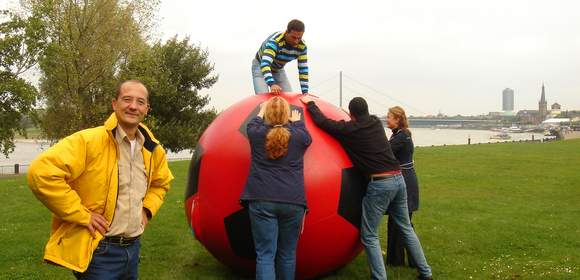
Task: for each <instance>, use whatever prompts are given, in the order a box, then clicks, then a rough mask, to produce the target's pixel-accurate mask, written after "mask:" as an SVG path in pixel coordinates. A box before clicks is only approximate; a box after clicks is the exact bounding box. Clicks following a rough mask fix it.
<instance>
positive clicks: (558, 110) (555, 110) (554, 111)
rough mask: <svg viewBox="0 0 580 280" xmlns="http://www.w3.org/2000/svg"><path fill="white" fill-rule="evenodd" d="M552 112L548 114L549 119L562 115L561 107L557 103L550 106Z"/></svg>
mask: <svg viewBox="0 0 580 280" xmlns="http://www.w3.org/2000/svg"><path fill="white" fill-rule="evenodd" d="M550 108H551V109H552V110H550V114H548V116H549V118H555V117H557V116H559V115H560V114H561V113H562V106H561V105H560V104H558V103H557V102H556V103H554V104H552V106H550Z"/></svg>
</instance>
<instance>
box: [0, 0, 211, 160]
mask: <svg viewBox="0 0 580 280" xmlns="http://www.w3.org/2000/svg"><path fill="white" fill-rule="evenodd" d="M158 6H159V2H158V1H151V0H124V1H123V0H84V1H78V0H76V1H74V0H22V1H21V2H20V8H19V9H18V10H15V11H7V10H3V11H0V57H1V59H0V152H2V153H3V154H4V155H8V154H9V153H10V152H11V151H13V149H14V137H15V136H16V134H22V135H25V134H26V131H25V127H24V124H25V123H26V122H25V121H24V120H27V119H32V120H33V121H34V123H35V124H36V126H38V127H39V128H40V130H41V136H42V137H44V138H46V139H49V140H53V141H55V140H58V139H61V138H63V137H65V136H67V135H69V134H71V133H73V132H75V131H78V130H81V129H85V128H89V127H93V126H98V125H101V124H102V123H103V121H104V120H105V119H106V118H107V117H108V115H109V114H110V113H111V99H112V98H113V97H114V94H115V91H116V86H117V85H118V83H119V82H121V81H123V80H126V79H139V80H141V81H143V82H144V83H145V85H147V87H148V89H149V91H150V102H151V107H152V110H151V112H150V113H149V116H148V117H147V118H146V121H145V122H146V124H147V125H148V126H150V127H151V128H152V129H153V130H154V131H155V133H156V136H157V137H158V138H159V140H160V141H161V142H162V143H163V144H164V146H165V148H167V149H169V150H171V151H174V152H177V151H181V150H184V149H191V148H193V147H194V146H195V143H196V141H197V139H198V138H199V136H200V134H201V133H202V132H203V130H204V129H205V127H206V126H207V125H208V124H209V123H210V122H211V121H212V120H213V119H214V118H215V116H216V112H215V110H214V109H213V108H211V109H208V108H206V107H207V105H208V103H209V100H210V99H209V97H208V96H204V95H202V94H200V92H199V91H200V90H202V89H207V88H210V87H211V86H212V85H213V84H215V83H216V82H217V80H218V76H217V75H216V74H215V73H214V66H213V63H211V62H210V61H209V58H208V52H207V51H206V50H205V49H202V48H201V47H199V46H198V45H196V44H193V43H191V41H190V39H189V37H186V38H184V39H178V37H177V36H175V37H173V38H171V39H169V40H167V41H164V42H162V41H160V40H154V39H153V37H154V36H153V35H152V34H153V32H154V28H155V23H156V14H157V10H158ZM27 71H28V73H30V72H33V73H36V74H38V75H39V78H38V85H33V84H31V83H30V82H29V81H27V80H25V79H24V78H23V74H24V73H25V72H27Z"/></svg>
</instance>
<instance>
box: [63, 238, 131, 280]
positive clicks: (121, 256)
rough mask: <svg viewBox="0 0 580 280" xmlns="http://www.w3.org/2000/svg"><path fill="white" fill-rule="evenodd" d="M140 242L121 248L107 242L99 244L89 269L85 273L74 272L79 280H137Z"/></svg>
mask: <svg viewBox="0 0 580 280" xmlns="http://www.w3.org/2000/svg"><path fill="white" fill-rule="evenodd" d="M140 249H141V242H140V240H136V241H135V242H133V243H132V244H131V245H128V246H119V245H117V244H112V243H109V242H107V241H105V240H103V241H101V242H100V243H99V246H97V249H96V250H95V252H93V259H92V261H91V263H90V264H89V268H88V269H87V270H86V271H85V272H83V273H79V272H74V275H75V277H76V278H77V279H79V280H108V279H110V280H113V279H123V280H134V279H135V280H136V279H137V278H138V275H139V251H140Z"/></svg>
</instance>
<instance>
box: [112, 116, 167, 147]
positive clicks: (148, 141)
mask: <svg viewBox="0 0 580 280" xmlns="http://www.w3.org/2000/svg"><path fill="white" fill-rule="evenodd" d="M118 125H119V121H118V120H117V115H115V112H113V113H111V115H110V116H109V118H108V119H107V120H106V121H105V129H106V130H107V131H111V132H112V133H113V135H115V130H116V128H117V126H118ZM139 131H141V134H143V137H145V148H147V149H148V150H150V151H153V149H154V148H155V146H157V145H159V140H157V139H156V138H155V136H153V133H152V132H151V130H149V128H148V127H147V126H146V125H144V124H143V123H139Z"/></svg>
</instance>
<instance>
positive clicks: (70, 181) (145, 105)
mask: <svg viewBox="0 0 580 280" xmlns="http://www.w3.org/2000/svg"><path fill="white" fill-rule="evenodd" d="M148 99H149V93H148V91H147V88H146V87H145V86H144V85H143V84H142V83H141V82H139V81H135V80H130V81H126V82H124V83H122V84H121V85H120V86H119V89H118V92H117V96H116V97H115V98H113V101H112V105H113V110H114V113H113V114H111V116H110V117H109V119H108V120H107V121H106V122H105V124H104V125H103V126H99V127H95V128H90V129H86V130H82V131H79V132H77V133H74V134H72V135H70V136H68V137H66V138H64V139H62V140H61V141H60V142H58V143H57V144H56V145H54V146H53V147H51V148H50V149H48V150H47V151H45V152H44V153H42V154H41V155H40V156H39V157H38V158H36V159H35V160H34V161H33V162H32V163H31V165H30V167H29V170H28V184H29V186H30V189H31V190H32V192H33V193H34V195H35V196H36V197H37V198H38V200H40V201H41V202H42V203H43V204H44V205H45V206H46V207H47V208H48V209H49V210H50V211H51V212H52V214H53V217H52V230H51V235H50V239H49V240H48V243H47V245H46V248H45V254H44V259H45V260H46V261H47V262H50V263H53V264H57V265H61V266H64V267H66V268H69V269H71V270H73V272H74V275H75V276H76V277H77V278H78V279H137V277H138V264H139V250H140V242H139V237H140V236H141V234H142V233H143V231H144V229H145V227H146V226H147V223H148V222H149V220H150V219H151V218H152V217H153V216H155V214H156V213H157V211H158V210H159V208H160V207H161V204H162V203H163V198H164V196H165V193H166V192H167V191H168V190H169V183H170V182H171V180H173V176H172V174H171V171H170V170H169V167H168V165H167V159H166V155H165V151H164V149H163V148H162V147H161V145H160V144H159V142H158V141H157V139H155V137H154V136H153V134H152V133H151V131H150V130H149V129H148V128H147V127H146V126H145V125H143V124H142V123H141V121H143V119H144V118H145V116H146V115H147V113H148V111H149V100H148Z"/></svg>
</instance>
